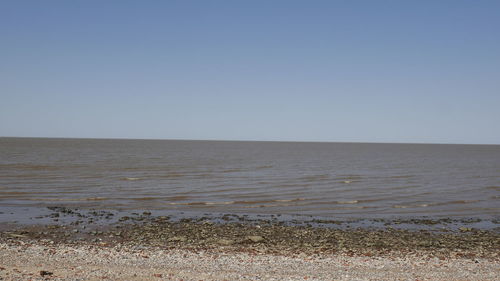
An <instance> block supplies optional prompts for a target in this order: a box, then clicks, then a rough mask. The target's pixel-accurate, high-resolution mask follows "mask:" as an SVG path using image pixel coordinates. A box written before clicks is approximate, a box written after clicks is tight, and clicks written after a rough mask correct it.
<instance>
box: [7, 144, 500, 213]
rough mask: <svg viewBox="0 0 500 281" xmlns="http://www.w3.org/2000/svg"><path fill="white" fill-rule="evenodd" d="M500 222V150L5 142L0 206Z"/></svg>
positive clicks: (441, 146)
mask: <svg viewBox="0 0 500 281" xmlns="http://www.w3.org/2000/svg"><path fill="white" fill-rule="evenodd" d="M50 206H66V207H75V208H84V209H85V208H87V209H90V208H95V209H108V210H163V211H177V212H179V211H181V212H182V211H187V212H195V213H196V212H198V213H200V214H201V213H207V212H208V213H234V214H288V215H309V216H321V217H359V218H376V217H421V216H426V217H427V216H429V217H478V218H487V219H492V218H493V219H494V218H498V217H499V216H500V145H455V144H395V143H319V142H317V143H315V142H255V141H191V140H125V139H58V138H0V207H1V208H4V209H5V208H21V207H25V208H33V207H34V208H46V207H50Z"/></svg>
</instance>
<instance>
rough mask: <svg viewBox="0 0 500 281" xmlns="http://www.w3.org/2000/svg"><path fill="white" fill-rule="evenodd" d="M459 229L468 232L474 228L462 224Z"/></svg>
mask: <svg viewBox="0 0 500 281" xmlns="http://www.w3.org/2000/svg"><path fill="white" fill-rule="evenodd" d="M458 230H460V231H461V232H467V231H472V228H470V227H465V226H462V227H459V228H458Z"/></svg>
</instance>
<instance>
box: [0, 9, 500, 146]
mask: <svg viewBox="0 0 500 281" xmlns="http://www.w3.org/2000/svg"><path fill="white" fill-rule="evenodd" d="M499 124H500V1H495V0H491V1H487V0H475V1H469V0H467V1H461V0H450V1H445V0H441V1H436V0H422V1H399V0H398V1H383V0H380V1H369V0H366V1H361V0H352V1H351V0H349V1H340V0H339V1H333V0H332V1H314V0H313V1H306V0H303V1H294V0H286V1H278V0H251V1H234V0H227V1H220V0H213V1H205V0H200V1H190V0H182V1H126V0H119V1H112V0H109V1H101V0H85V1H83V0H81V1H55V0H47V1H24V0H5V1H0V136H17V137H75V138H80V137H81V138H140V139H149V138H152V139H210V140H271V141H327V142H410V143H474V144H476V143H477V144H500V129H499V128H500V125H499Z"/></svg>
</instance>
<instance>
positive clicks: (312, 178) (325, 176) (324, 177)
mask: <svg viewBox="0 0 500 281" xmlns="http://www.w3.org/2000/svg"><path fill="white" fill-rule="evenodd" d="M329 178H330V175H328V174H321V175H310V176H303V177H299V178H298V179H299V180H303V181H321V180H328V179H329Z"/></svg>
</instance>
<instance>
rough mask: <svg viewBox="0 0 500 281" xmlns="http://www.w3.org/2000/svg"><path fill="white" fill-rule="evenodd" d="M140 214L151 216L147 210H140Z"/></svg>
mask: <svg viewBox="0 0 500 281" xmlns="http://www.w3.org/2000/svg"><path fill="white" fill-rule="evenodd" d="M142 214H143V215H145V216H151V212H148V211H146V212H142Z"/></svg>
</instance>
